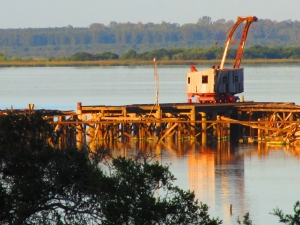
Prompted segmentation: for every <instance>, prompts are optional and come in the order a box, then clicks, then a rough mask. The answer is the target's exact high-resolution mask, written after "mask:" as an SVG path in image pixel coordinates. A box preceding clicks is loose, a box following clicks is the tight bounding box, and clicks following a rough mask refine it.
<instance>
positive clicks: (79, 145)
mask: <svg viewBox="0 0 300 225" xmlns="http://www.w3.org/2000/svg"><path fill="white" fill-rule="evenodd" d="M77 120H82V105H81V102H78V103H77ZM76 129H77V148H78V149H82V127H81V125H80V124H79V123H77V126H76Z"/></svg>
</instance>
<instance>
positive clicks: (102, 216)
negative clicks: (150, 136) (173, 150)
mask: <svg viewBox="0 0 300 225" xmlns="http://www.w3.org/2000/svg"><path fill="white" fill-rule="evenodd" d="M53 129H54V127H52V126H50V125H49V124H48V123H47V122H46V121H45V120H43V118H42V116H41V114H39V113H34V114H30V115H16V114H9V115H7V116H1V117H0V224H20V225H21V224H22V225H23V224H42V225H45V224H46V225H50V224H59V225H63V224H66V225H67V224H88V225H90V224H107V225H108V224H170V225H171V224H203V225H206V224H207V225H208V224H210V225H218V224H221V221H220V220H219V219H214V218H211V217H210V216H209V214H208V206H207V205H205V204H202V203H198V201H197V200H195V195H194V193H193V192H191V191H183V190H181V189H180V188H178V187H177V186H174V185H173V181H174V180H175V178H174V176H173V175H172V174H171V173H170V171H169V169H168V167H167V166H162V165H159V164H158V163H155V162H151V163H148V162H147V158H142V159H143V160H141V161H139V159H138V158H135V159H125V158H116V159H111V157H110V155H109V153H108V151H106V150H104V149H103V148H99V149H98V150H97V151H93V152H90V151H88V149H81V150H77V149H76V148H67V149H58V148H57V147H56V141H57V140H56V134H55V133H53V132H52V130H53ZM50 140H51V142H50V143H51V145H52V146H50V145H49V144H48V143H49V141H50Z"/></svg>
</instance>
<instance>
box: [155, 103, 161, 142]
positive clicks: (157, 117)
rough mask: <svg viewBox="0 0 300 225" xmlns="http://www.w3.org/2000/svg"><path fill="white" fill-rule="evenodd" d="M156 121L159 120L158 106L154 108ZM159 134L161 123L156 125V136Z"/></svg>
mask: <svg viewBox="0 0 300 225" xmlns="http://www.w3.org/2000/svg"><path fill="white" fill-rule="evenodd" d="M155 117H156V119H157V120H161V109H160V106H156V116H155ZM160 132H161V123H160V122H157V123H156V135H157V137H160Z"/></svg>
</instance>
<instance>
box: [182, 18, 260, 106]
mask: <svg viewBox="0 0 300 225" xmlns="http://www.w3.org/2000/svg"><path fill="white" fill-rule="evenodd" d="M257 20H258V19H257V17H255V16H248V17H238V18H237V21H236V23H235V24H234V25H233V26H232V28H231V30H230V33H229V35H228V37H227V40H226V43H225V46H224V51H223V56H222V60H221V64H220V66H218V68H215V66H213V67H212V68H211V69H209V70H202V71H198V70H197V69H196V68H195V66H191V70H190V72H187V73H186V93H187V97H188V102H189V103H192V98H193V97H194V96H196V97H197V98H196V102H197V103H217V102H237V101H239V97H238V96H236V94H239V93H242V92H243V91H244V69H243V68H240V64H241V60H242V56H243V52H244V48H245V44H246V39H247V35H248V31H249V27H250V25H251V24H252V23H253V22H256V21H257ZM245 21H246V24H245V26H244V29H243V33H242V36H241V40H240V44H239V46H238V48H237V52H236V56H235V61H234V64H233V68H232V69H229V68H224V64H225V59H226V56H227V52H228V48H229V44H230V42H231V38H232V36H233V34H234V32H235V30H236V29H237V27H238V26H239V25H240V24H242V23H243V22H245Z"/></svg>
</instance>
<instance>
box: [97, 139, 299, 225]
mask: <svg viewBox="0 0 300 225" xmlns="http://www.w3.org/2000/svg"><path fill="white" fill-rule="evenodd" d="M103 145H105V147H106V148H109V149H110V150H111V153H112V155H113V156H114V157H116V156H120V155H121V156H124V157H131V156H134V155H137V154H144V155H146V156H147V157H150V158H152V159H153V160H157V161H158V162H160V163H162V164H163V165H165V164H166V163H171V164H172V166H171V167H170V169H171V172H172V173H173V174H174V175H175V177H177V178H178V180H177V183H176V185H178V186H179V187H181V188H183V189H186V188H188V189H190V190H193V191H194V192H195V195H196V198H197V199H199V201H201V202H203V203H206V204H208V205H209V206H210V209H209V212H210V214H211V215H212V216H218V217H220V218H221V219H222V220H223V221H224V222H223V223H224V224H235V221H236V219H237V216H239V217H240V218H242V216H243V215H244V214H245V213H246V212H248V211H249V208H251V207H250V206H249V204H250V203H249V201H247V199H248V197H249V196H248V197H247V191H246V187H245V186H246V182H252V181H251V180H249V178H247V177H246V176H245V174H246V173H245V170H246V168H247V165H248V167H249V162H251V158H253V159H254V158H257V159H258V160H265V159H266V158H267V157H268V156H269V155H270V154H271V153H273V152H274V151H278V152H280V154H282V153H284V154H288V155H292V156H294V157H300V147H296V146H270V145H268V144H267V143H243V144H236V145H233V144H231V143H230V142H229V141H221V142H220V141H219V142H218V141H217V140H216V141H214V142H210V143H208V145H207V146H202V145H201V143H199V142H197V141H194V140H186V141H178V142H172V141H169V142H168V141H165V142H159V143H158V144H156V142H154V141H153V142H149V141H132V142H127V143H122V142H108V143H103ZM247 163H248V164H247ZM248 169H249V168H248ZM248 184H249V183H248ZM230 205H232V214H231V212H230Z"/></svg>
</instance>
